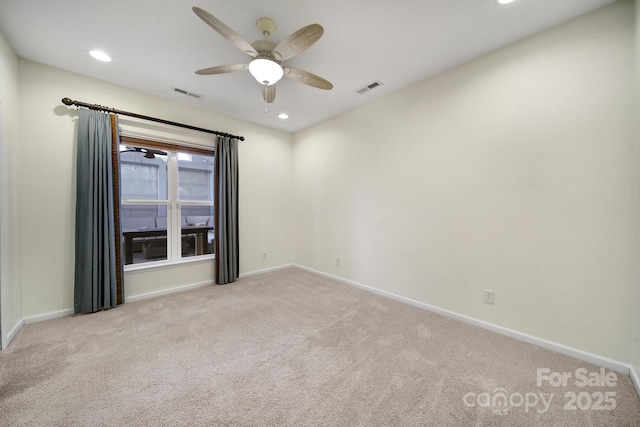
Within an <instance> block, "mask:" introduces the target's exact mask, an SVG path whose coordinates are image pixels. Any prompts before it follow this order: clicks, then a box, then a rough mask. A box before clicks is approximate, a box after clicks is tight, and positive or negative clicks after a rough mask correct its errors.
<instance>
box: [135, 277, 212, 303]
mask: <svg viewBox="0 0 640 427" xmlns="http://www.w3.org/2000/svg"><path fill="white" fill-rule="evenodd" d="M213 283H214V282H213V280H206V281H204V282H198V283H191V284H189V285H183V286H176V287H175V288H169V289H161V290H159V291H153V292H146V293H144V294H138V295H131V296H126V295H125V298H124V300H125V302H135V301H140V300H143V299H149V298H155V297H159V296H162V295H168V294H175V293H176V292H182V291H188V290H189V289H195V288H201V287H203V286H209V285H213Z"/></svg>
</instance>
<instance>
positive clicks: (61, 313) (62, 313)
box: [22, 308, 73, 325]
mask: <svg viewBox="0 0 640 427" xmlns="http://www.w3.org/2000/svg"><path fill="white" fill-rule="evenodd" d="M72 314H73V309H72V308H67V309H65V310H58V311H52V312H51V313H44V314H36V315H35V316H28V317H23V318H22V321H23V322H24V324H25V325H30V324H31V323H37V322H43V321H45V320H51V319H58V318H60V317H67V316H71V315H72Z"/></svg>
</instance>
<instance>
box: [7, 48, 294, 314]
mask: <svg viewBox="0 0 640 427" xmlns="http://www.w3.org/2000/svg"><path fill="white" fill-rule="evenodd" d="M19 71H20V101H21V102H20V104H21V110H20V117H21V118H22V126H21V144H20V146H19V149H20V158H21V159H22V161H21V162H20V164H19V165H18V170H19V171H20V194H21V197H20V199H19V204H20V212H21V214H20V221H19V223H20V224H19V228H20V233H21V243H22V245H21V250H22V254H21V255H22V256H21V260H22V264H21V273H22V281H21V282H22V295H23V300H22V307H23V316H25V317H28V316H33V315H40V314H43V313H50V312H55V311H59V310H66V309H70V308H72V307H73V276H74V227H73V224H74V216H75V184H76V182H75V154H74V153H75V138H76V119H77V113H76V111H75V109H73V108H69V107H65V106H63V105H62V103H61V99H62V98H63V97H69V98H73V99H77V100H80V101H84V102H90V103H98V104H101V105H108V106H112V107H115V108H118V109H122V110H125V111H133V112H138V113H141V114H146V115H150V116H155V117H160V118H164V119H167V120H172V121H178V122H184V123H188V124H191V125H194V126H199V127H204V128H209V129H218V130H222V131H225V132H229V133H234V134H238V135H243V136H245V138H246V140H245V141H244V142H241V143H240V149H239V156H240V202H239V203H240V210H241V212H242V213H241V217H240V229H241V234H240V249H241V254H240V267H241V273H246V272H251V271H256V270H260V269H264V268H269V267H272V266H279V265H282V264H285V263H290V262H291V258H292V252H291V243H290V241H291V238H290V229H289V224H290V222H291V216H290V203H291V202H290V201H291V197H290V194H291V170H292V169H291V156H292V149H291V143H292V137H291V135H289V134H287V133H284V132H279V131H275V130H271V129H268V128H264V127H261V126H257V125H253V124H249V123H247V122H243V121H240V120H237V119H232V118H227V117H223V116H220V115H217V114H215V113H212V112H210V111H206V110H204V109H200V108H197V107H194V106H193V105H189V104H182V103H179V102H175V101H171V100H167V99H164V98H160V97H157V96H153V95H149V94H144V93H141V92H137V91H135V90H131V89H128V88H124V87H121V86H116V85H113V84H110V83H106V82H103V81H99V80H94V79H91V78H87V77H83V76H80V75H76V74H73V73H69V72H66V71H62V70H60V69H55V68H51V67H48V66H44V65H41V64H38V63H34V62H31V61H27V60H20V61H19ZM123 122H129V125H130V122H131V121H130V120H127V119H126V118H123ZM143 132H149V131H148V130H146V129H143ZM200 135H204V134H200ZM208 138H209V139H210V143H212V142H213V139H212V138H211V137H210V136H208ZM263 251H267V252H268V254H269V256H268V259H267V260H263V259H262V252H263ZM212 277H213V261H206V262H198V263H194V264H189V265H188V267H187V266H182V267H177V268H175V269H166V268H164V269H157V270H150V271H145V272H140V271H137V272H131V273H126V274H125V294H126V296H127V297H131V296H135V295H140V294H144V293H149V292H156V291H161V290H164V289H170V288H174V287H177V286H183V285H190V284H197V283H203V282H207V281H211V280H212Z"/></svg>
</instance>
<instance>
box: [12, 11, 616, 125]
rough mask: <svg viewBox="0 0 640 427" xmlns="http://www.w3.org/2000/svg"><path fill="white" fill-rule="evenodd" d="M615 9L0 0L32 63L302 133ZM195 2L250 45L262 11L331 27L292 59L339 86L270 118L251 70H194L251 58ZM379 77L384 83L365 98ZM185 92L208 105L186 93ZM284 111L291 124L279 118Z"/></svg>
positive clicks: (287, 88)
mask: <svg viewBox="0 0 640 427" xmlns="http://www.w3.org/2000/svg"><path fill="white" fill-rule="evenodd" d="M613 2H614V0H516V2H514V3H511V4H509V5H504V6H501V5H498V4H497V3H496V0H323V1H318V0H314V1H311V0H270V1H264V0H236V1H229V0H198V1H197V2H191V3H189V2H184V1H176V0H100V1H98V0H54V1H52V0H0V31H1V32H2V33H3V34H4V36H5V37H6V38H7V40H8V41H9V43H10V44H11V46H12V47H13V48H14V50H15V51H16V53H17V54H18V56H20V57H22V58H26V59H29V60H33V61H37V62H40V63H43V64H47V65H51V66H54V67H58V68H62V69H65V70H70V71H74V72H76V73H80V74H85V75H89V76H93V77H95V78H98V79H102V80H106V81H110V82H113V83H117V84H121V85H124V86H128V87H132V88H136V89H139V90H141V91H145V92H150V93H154V94H158V95H161V96H165V97H168V98H171V99H175V100H179V101H182V102H188V103H193V104H195V105H200V106H202V107H203V108H207V109H210V110H213V111H216V112H220V113H222V114H226V115H231V116H235V117H238V118H241V119H244V120H247V121H250V122H254V123H258V124H262V125H266V126H269V127H272V128H276V129H281V130H284V131H288V132H296V131H299V130H301V129H304V128H306V127H308V126H310V125H312V124H315V123H318V122H321V121H323V120H326V119H328V118H330V117H332V116H335V115H337V114H339V113H342V112H344V111H347V110H350V109H352V108H354V107H357V106H359V105H362V104H364V103H367V102H370V101H372V100H373V99H376V98H378V97H380V96H382V95H385V94H388V93H390V92H392V91H395V90H398V89H400V88H403V87H406V86H408V85H410V84H412V83H415V82H418V81H420V80H423V79H425V78H428V77H430V76H432V75H434V74H437V73H440V72H442V71H444V70H446V69H449V68H452V67H455V66H456V65H459V64H462V63H464V62H466V61H469V60H471V59H473V58H476V57H478V56H481V55H483V54H485V53H487V52H490V51H492V50H495V49H497V48H500V47H502V46H506V45H509V44H511V43H514V42H516V41H518V40H521V39H523V38H525V37H528V36H530V35H532V34H535V33H537V32H540V31H544V30H546V29H548V28H551V27H553V26H556V25H558V24H560V23H562V22H565V21H568V20H570V19H573V18H575V17H578V16H580V15H583V14H585V13H587V12H590V11H593V10H595V9H598V8H600V7H603V6H605V5H607V4H610V3H613ZM193 6H198V7H201V8H203V9H205V10H206V11H208V12H209V13H211V14H212V15H214V16H216V17H217V18H218V19H220V20H221V21H222V22H224V23H225V24H227V25H228V26H229V27H231V28H232V29H233V30H235V31H236V32H237V33H239V34H240V35H241V36H242V37H243V38H245V39H246V40H247V41H249V42H250V43H251V42H253V41H255V40H258V39H260V38H262V36H261V35H260V34H259V32H258V30H257V29H256V26H255V22H256V21H257V20H258V18H260V17H263V16H266V17H269V18H271V19H273V20H274V21H275V22H276V24H277V31H276V33H275V34H274V35H273V36H272V37H271V40H273V41H274V42H276V43H277V42H279V41H280V40H282V39H283V38H284V37H286V36H288V35H289V34H291V33H293V32H294V31H295V30H297V29H299V28H301V27H303V26H306V25H308V24H311V23H318V24H320V25H322V26H323V27H324V35H323V37H322V38H321V39H320V40H319V41H318V42H317V43H316V44H315V45H313V46H312V47H311V48H310V49H309V50H307V51H305V52H303V53H302V54H300V55H299V56H297V57H295V58H292V59H291V60H289V61H287V62H286V63H287V64H289V65H293V66H296V67H298V68H302V69H304V70H307V71H310V72H312V73H315V74H317V75H320V76H322V77H324V78H326V79H327V80H329V81H331V82H332V83H333V84H334V89H333V90H331V91H323V90H320V89H316V88H312V87H310V86H306V85H303V84H300V83H298V82H294V81H291V80H288V79H282V80H281V81H280V82H278V83H277V96H276V100H275V103H273V104H271V105H270V106H269V112H268V113H266V114H265V112H264V110H265V103H264V101H263V100H262V96H261V92H260V85H259V84H258V83H257V82H256V81H255V80H254V79H253V77H251V75H250V74H249V72H247V71H245V72H239V73H233V74H225V75H211V76H199V75H196V74H195V73H194V72H195V70H198V69H201V68H207V67H212V66H216V65H226V64H239V63H248V62H249V56H247V55H246V54H244V53H243V52H241V51H239V50H238V49H237V48H235V47H234V46H233V45H231V44H230V43H229V42H228V41H226V40H225V39H223V38H222V37H221V36H220V35H219V34H218V33H216V32H215V31H214V30H213V29H211V28H210V27H209V26H207V25H206V24H205V23H204V22H203V21H201V20H200V18H198V17H197V16H196V15H195V13H193V11H192V10H191V8H192V7H193ZM90 49H102V50H104V51H106V52H107V53H109V54H110V55H111V56H112V57H113V61H112V62H110V63H100V62H98V61H96V60H94V59H92V58H91V57H90V56H89V55H88V51H89V50H90ZM375 80H379V81H381V82H382V83H383V86H381V87H379V88H377V89H375V90H372V91H369V92H367V93H365V94H358V93H356V91H357V90H358V89H360V88H362V87H363V86H366V85H367V84H369V83H371V82H373V81H375ZM176 87H177V88H180V89H184V90H187V91H189V92H192V93H196V94H200V95H202V98H201V99H199V100H194V99H192V98H190V97H187V96H186V95H181V94H178V93H176V92H175V91H174V88H176ZM64 96H68V97H70V98H74V94H73V93H68V94H64ZM79 101H84V102H89V103H97V104H100V103H101V100H100V99H80V100H79ZM111 107H114V108H122V107H121V106H118V105H113V106H111ZM136 112H137V113H140V114H145V112H144V111H136ZM280 112H286V113H288V114H289V116H290V118H289V119H288V120H281V119H278V117H277V115H278V113H280ZM167 119H170V118H167Z"/></svg>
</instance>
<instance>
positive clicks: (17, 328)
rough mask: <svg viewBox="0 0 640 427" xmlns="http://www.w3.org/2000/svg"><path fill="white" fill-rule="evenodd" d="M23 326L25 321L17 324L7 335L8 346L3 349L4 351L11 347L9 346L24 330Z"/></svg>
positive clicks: (22, 320)
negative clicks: (21, 330)
mask: <svg viewBox="0 0 640 427" xmlns="http://www.w3.org/2000/svg"><path fill="white" fill-rule="evenodd" d="M23 326H24V319H20V320H19V321H18V323H16V324H15V326H14V327H13V328H11V330H10V331H9V333H8V334H7V345H6V346H4V347H2V349H3V350H6V349H7V347H9V344H11V341H13V339H14V338H15V337H16V335H18V332H20V329H22V327H23Z"/></svg>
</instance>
